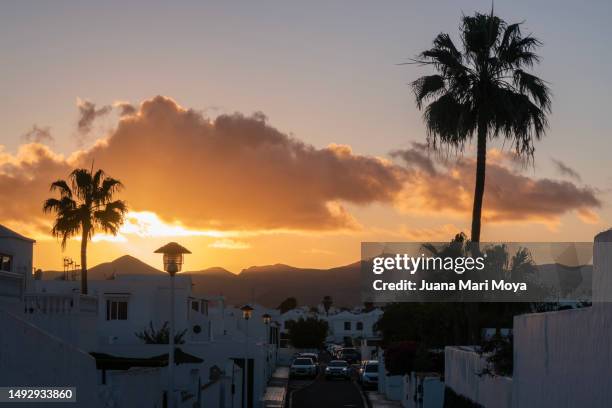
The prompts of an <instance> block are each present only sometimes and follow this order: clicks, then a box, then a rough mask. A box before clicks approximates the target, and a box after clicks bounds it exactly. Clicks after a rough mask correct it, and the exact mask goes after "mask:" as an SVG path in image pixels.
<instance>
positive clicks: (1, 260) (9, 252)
mask: <svg viewBox="0 0 612 408" xmlns="http://www.w3.org/2000/svg"><path fill="white" fill-rule="evenodd" d="M33 246H34V240H33V239H30V238H26V237H24V236H23V235H20V234H18V233H16V232H15V231H11V230H10V229H8V228H6V227H5V226H3V225H0V299H2V300H3V301H5V302H10V303H14V302H16V301H21V298H22V296H23V294H24V292H25V290H26V288H27V287H28V285H29V283H30V281H31V279H32V253H33Z"/></svg>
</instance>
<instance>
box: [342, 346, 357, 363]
mask: <svg viewBox="0 0 612 408" xmlns="http://www.w3.org/2000/svg"><path fill="white" fill-rule="evenodd" d="M339 360H345V361H346V362H347V363H349V364H357V363H359V362H360V361H361V355H360V354H359V352H358V351H357V350H355V349H354V348H348V347H345V348H343V349H342V350H340V353H339Z"/></svg>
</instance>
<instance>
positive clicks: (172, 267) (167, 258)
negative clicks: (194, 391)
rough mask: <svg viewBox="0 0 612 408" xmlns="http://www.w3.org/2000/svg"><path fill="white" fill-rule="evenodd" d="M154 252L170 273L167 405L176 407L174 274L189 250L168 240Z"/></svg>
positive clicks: (170, 407)
mask: <svg viewBox="0 0 612 408" xmlns="http://www.w3.org/2000/svg"><path fill="white" fill-rule="evenodd" d="M155 253H156V254H163V255H164V271H166V272H167V273H168V275H170V328H169V329H168V348H169V350H168V393H167V399H168V407H169V408H175V407H176V399H175V394H174V275H176V273H177V272H180V271H181V268H182V266H183V254H190V253H191V252H190V251H189V250H188V249H187V248H185V247H183V246H181V245H179V244H177V243H176V242H170V243H169V244H166V245H164V246H163V247H161V248H159V249H157V250H156V251H155Z"/></svg>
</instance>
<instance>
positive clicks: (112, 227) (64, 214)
mask: <svg viewBox="0 0 612 408" xmlns="http://www.w3.org/2000/svg"><path fill="white" fill-rule="evenodd" d="M122 187H123V185H122V184H121V182H120V181H119V180H116V179H114V178H112V177H107V176H106V175H105V173H104V171H103V170H98V171H96V172H95V173H94V172H93V169H92V170H87V169H76V170H74V171H73V172H72V173H70V176H69V177H68V181H66V180H57V181H54V182H53V183H51V191H53V192H55V191H58V192H59V193H60V197H59V198H49V199H48V200H46V201H45V203H44V205H43V211H44V212H45V213H50V212H52V213H55V215H56V217H55V222H54V224H53V228H52V229H51V234H52V235H53V236H55V237H57V238H61V239H62V249H65V248H66V243H67V241H68V239H70V238H72V237H75V236H78V234H79V233H80V234H81V293H83V294H87V243H88V241H89V240H90V239H91V237H92V236H93V235H94V233H95V232H96V231H97V230H101V231H104V232H105V233H107V234H112V235H117V232H118V231H119V228H120V227H121V225H122V224H123V220H124V217H125V213H126V212H127V205H126V203H125V202H124V201H121V200H113V196H114V195H115V193H116V192H117V191H118V190H120V189H121V188H122Z"/></svg>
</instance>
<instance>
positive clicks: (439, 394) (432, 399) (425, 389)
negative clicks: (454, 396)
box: [401, 372, 444, 408]
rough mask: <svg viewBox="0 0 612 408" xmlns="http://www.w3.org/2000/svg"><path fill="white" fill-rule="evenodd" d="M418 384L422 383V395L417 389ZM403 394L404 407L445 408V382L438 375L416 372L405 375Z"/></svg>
mask: <svg viewBox="0 0 612 408" xmlns="http://www.w3.org/2000/svg"><path fill="white" fill-rule="evenodd" d="M418 385H422V394H420V395H419V394H418V390H417V388H418ZM402 394H403V395H402V400H401V402H402V407H404V408H443V406H444V382H443V381H442V380H441V379H440V377H437V376H435V377H434V376H420V375H417V374H416V373H414V372H413V373H411V374H410V375H407V376H404V389H403V393H402ZM415 396H416V397H417V401H415ZM419 398H420V399H421V400H420V401H419Z"/></svg>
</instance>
